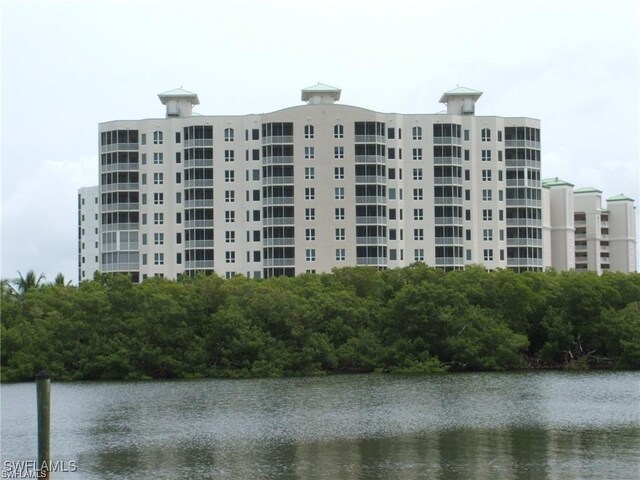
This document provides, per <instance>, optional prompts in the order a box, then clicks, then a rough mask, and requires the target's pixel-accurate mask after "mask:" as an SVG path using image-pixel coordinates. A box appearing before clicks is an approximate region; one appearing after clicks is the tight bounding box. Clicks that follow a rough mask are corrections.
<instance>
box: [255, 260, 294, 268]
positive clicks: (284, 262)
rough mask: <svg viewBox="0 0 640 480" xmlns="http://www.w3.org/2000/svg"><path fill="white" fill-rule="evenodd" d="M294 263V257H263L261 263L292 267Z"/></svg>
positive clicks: (270, 265)
mask: <svg viewBox="0 0 640 480" xmlns="http://www.w3.org/2000/svg"><path fill="white" fill-rule="evenodd" d="M295 264H296V259H295V258H265V259H263V263H262V265H263V266H264V267H293V266H294V265H295Z"/></svg>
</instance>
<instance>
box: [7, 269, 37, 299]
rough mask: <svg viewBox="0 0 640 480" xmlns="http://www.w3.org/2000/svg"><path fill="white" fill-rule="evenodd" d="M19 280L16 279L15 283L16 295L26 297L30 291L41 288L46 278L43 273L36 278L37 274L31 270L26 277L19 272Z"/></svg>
mask: <svg viewBox="0 0 640 480" xmlns="http://www.w3.org/2000/svg"><path fill="white" fill-rule="evenodd" d="M18 275H19V278H16V279H15V280H14V281H13V284H14V285H15V290H16V293H17V294H18V295H20V296H24V295H26V294H27V292H28V291H29V290H31V289H32V288H39V287H40V286H41V285H42V282H43V280H44V279H45V276H44V274H43V273H41V274H40V275H39V276H37V277H36V274H35V272H34V271H33V270H29V271H28V272H27V274H26V275H24V276H23V275H22V273H20V272H18Z"/></svg>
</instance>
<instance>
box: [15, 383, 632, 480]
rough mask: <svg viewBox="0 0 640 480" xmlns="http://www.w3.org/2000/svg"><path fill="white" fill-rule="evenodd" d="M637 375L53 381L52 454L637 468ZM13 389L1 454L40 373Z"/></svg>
mask: <svg viewBox="0 0 640 480" xmlns="http://www.w3.org/2000/svg"><path fill="white" fill-rule="evenodd" d="M639 386H640V375H639V374H637V373H616V374H610V373H607V374H578V375H567V374H559V373H535V374H530V373H528V374H477V375H476V374H472V375H442V376H416V377H393V376H340V377H329V378H304V379H303V378H298V379H278V380H242V381H224V380H206V381H188V382H186V381H185V382H146V383H145V382H133V383H85V384H54V387H53V389H52V395H53V398H54V403H53V412H52V414H53V419H54V421H53V425H52V431H53V437H52V453H53V456H54V459H56V458H57V459H66V460H76V461H77V462H78V464H79V466H80V474H67V475H66V476H65V475H64V474H58V475H56V477H55V478H56V479H64V478H69V479H75V480H77V479H78V478H82V479H98V478H106V479H110V478H113V479H116V478H118V479H119V478H129V479H142V478H145V479H146V478H148V477H150V476H153V478H216V479H222V478H229V479H231V478H232V479H238V478H240V479H242V478H274V479H275V478H277V479H343V478H344V479H380V478H384V479H403V480H404V479H414V478H415V479H418V478H433V479H458V478H481V479H482V478H486V479H546V478H548V479H555V478H593V479H596V478H597V479H600V478H636V477H637V474H638V469H639V467H640V465H639V463H638V458H637V452H638V451H639V450H640V426H639V419H640V412H638V405H639V404H640V390H639V388H638V387H639ZM2 388H3V392H2V393H3V395H2V396H3V402H2V446H3V448H2V459H3V460H7V459H10V460H17V459H27V458H32V454H30V452H32V451H33V438H34V436H30V433H29V428H30V426H31V425H33V427H35V405H34V403H33V402H31V401H30V400H29V398H31V397H32V396H33V385H5V386H3V387H2ZM24 405H28V408H29V409H32V410H31V411H30V412H29V411H25V410H24V408H23V406H24ZM25 452H27V453H25Z"/></svg>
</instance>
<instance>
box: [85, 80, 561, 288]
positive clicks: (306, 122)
mask: <svg viewBox="0 0 640 480" xmlns="http://www.w3.org/2000/svg"><path fill="white" fill-rule="evenodd" d="M481 95H482V92H479V91H477V90H472V89H469V88H465V87H458V88H455V89H453V90H451V91H449V92H445V93H444V94H443V95H442V97H441V98H440V102H441V103H443V104H444V105H446V110H445V111H443V112H440V113H435V114H398V113H383V112H375V111H372V110H368V109H365V108H360V107H355V106H349V105H342V104H340V103H338V102H339V100H340V97H341V90H340V89H337V88H334V87H330V86H327V85H323V84H318V85H314V86H312V87H309V88H306V89H304V90H302V94H301V100H302V101H303V102H304V103H303V104H302V105H299V106H294V107H290V108H285V109H283V110H278V111H275V112H271V113H265V114H257V115H241V116H223V115H215V116H204V115H198V114H195V113H194V112H193V107H194V106H196V105H198V104H199V98H198V95H196V94H195V93H192V92H188V91H185V90H183V89H175V90H172V91H169V92H165V93H162V94H160V95H159V99H160V101H161V102H162V104H163V105H165V107H166V114H165V116H164V117H163V118H153V119H142V120H115V121H110V122H105V123H101V124H100V126H99V145H100V182H99V191H100V202H99V203H100V205H99V208H100V218H99V225H97V228H98V229H99V232H100V242H99V244H100V254H99V257H100V262H99V270H100V271H103V272H128V273H130V274H131V275H132V276H133V278H134V279H135V280H137V281H140V280H142V279H144V278H146V277H148V276H164V277H168V278H175V277H176V276H177V275H178V274H181V273H187V274H193V273H196V272H209V273H210V272H213V271H215V272H216V273H218V274H220V275H222V276H225V277H231V276H233V275H235V274H243V275H246V276H247V277H251V278H264V277H271V276H276V275H296V274H299V273H303V272H327V271H330V270H331V269H332V268H334V267H341V266H353V265H372V266H376V267H379V268H394V267H399V266H404V265H409V264H411V263H413V262H416V261H420V262H425V263H427V264H429V265H434V266H438V267H442V268H445V269H454V268H463V267H464V266H465V265H469V264H477V263H481V264H484V265H485V266H486V267H487V268H489V269H495V268H512V269H514V270H518V271H520V270H540V269H543V268H544V267H545V266H546V265H548V264H550V263H553V262H552V260H551V256H550V255H551V254H550V252H545V248H544V246H543V243H544V241H545V238H546V237H545V236H544V235H543V219H544V215H543V188H542V185H541V178H540V162H541V155H540V121H539V120H536V119H531V118H527V117H516V118H512V117H509V118H505V117H499V116H480V115H476V102H477V101H478V99H479V98H480V96H481ZM545 190H546V189H545ZM552 191H553V190H552ZM554 222H555V220H554ZM554 228H555V229H554ZM544 231H545V232H547V233H548V234H549V235H548V236H549V238H551V235H552V233H551V232H552V231H553V232H554V233H553V238H554V239H556V238H557V237H558V232H560V229H559V227H552V226H551V225H548V226H546V228H545V229H544ZM568 232H569V227H567V233H566V235H568ZM565 240H566V239H565ZM570 247H571V246H570V245H569V244H568V243H567V245H566V249H567V252H566V255H565V256H567V257H569V256H571V252H570V251H569V250H570ZM565 263H566V262H565ZM565 266H566V268H572V267H571V265H570V264H569V263H566V265H565Z"/></svg>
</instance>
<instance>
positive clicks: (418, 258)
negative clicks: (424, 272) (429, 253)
mask: <svg viewBox="0 0 640 480" xmlns="http://www.w3.org/2000/svg"><path fill="white" fill-rule="evenodd" d="M413 260H414V261H415V262H424V248H416V249H415V250H414V251H413Z"/></svg>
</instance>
